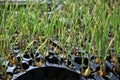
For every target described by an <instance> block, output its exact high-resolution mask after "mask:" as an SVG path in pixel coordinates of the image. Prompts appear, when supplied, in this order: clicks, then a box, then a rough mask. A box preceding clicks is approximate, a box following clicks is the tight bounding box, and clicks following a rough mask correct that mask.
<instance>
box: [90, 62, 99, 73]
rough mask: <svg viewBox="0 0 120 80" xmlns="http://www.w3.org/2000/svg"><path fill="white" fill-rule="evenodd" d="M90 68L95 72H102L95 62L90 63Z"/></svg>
mask: <svg viewBox="0 0 120 80" xmlns="http://www.w3.org/2000/svg"><path fill="white" fill-rule="evenodd" d="M90 67H91V69H92V70H93V71H99V70H100V65H99V64H96V63H94V62H93V61H90Z"/></svg>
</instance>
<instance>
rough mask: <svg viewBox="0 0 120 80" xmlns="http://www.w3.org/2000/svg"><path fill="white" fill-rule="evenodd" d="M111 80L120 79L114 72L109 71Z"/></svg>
mask: <svg viewBox="0 0 120 80" xmlns="http://www.w3.org/2000/svg"><path fill="white" fill-rule="evenodd" d="M108 78H109V80H120V78H119V77H117V76H116V75H115V74H114V73H112V72H110V73H109V77H108Z"/></svg>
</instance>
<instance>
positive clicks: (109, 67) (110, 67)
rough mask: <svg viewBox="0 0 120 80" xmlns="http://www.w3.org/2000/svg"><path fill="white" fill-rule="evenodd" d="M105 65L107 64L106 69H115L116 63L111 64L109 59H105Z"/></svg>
mask: <svg viewBox="0 0 120 80" xmlns="http://www.w3.org/2000/svg"><path fill="white" fill-rule="evenodd" d="M105 65H106V71H108V72H109V71H113V68H114V65H113V64H111V63H110V62H109V61H107V60H106V61H105Z"/></svg>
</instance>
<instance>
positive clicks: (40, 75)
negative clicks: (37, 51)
mask: <svg viewBox="0 0 120 80" xmlns="http://www.w3.org/2000/svg"><path fill="white" fill-rule="evenodd" d="M79 77H80V74H79V73H77V72H75V71H72V70H71V69H69V68H66V67H55V66H43V67H39V68H34V69H30V70H29V71H27V72H25V73H24V74H22V75H18V76H17V77H16V78H13V79H14V80H79Z"/></svg>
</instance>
